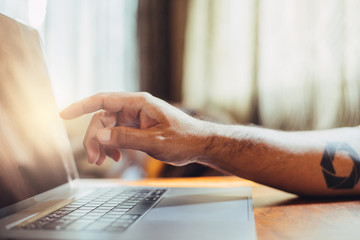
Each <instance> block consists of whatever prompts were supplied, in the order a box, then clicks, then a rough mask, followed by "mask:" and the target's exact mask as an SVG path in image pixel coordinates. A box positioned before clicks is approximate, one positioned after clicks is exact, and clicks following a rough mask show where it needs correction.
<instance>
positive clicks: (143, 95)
mask: <svg viewBox="0 0 360 240" xmlns="http://www.w3.org/2000/svg"><path fill="white" fill-rule="evenodd" d="M139 98H140V99H141V100H143V101H149V100H150V98H152V95H151V94H150V93H148V92H139Z"/></svg>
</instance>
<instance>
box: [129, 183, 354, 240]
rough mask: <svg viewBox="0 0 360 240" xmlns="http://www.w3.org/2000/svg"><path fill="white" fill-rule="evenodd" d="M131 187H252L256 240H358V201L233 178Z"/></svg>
mask: <svg viewBox="0 0 360 240" xmlns="http://www.w3.org/2000/svg"><path fill="white" fill-rule="evenodd" d="M128 184H131V185H147V186H163V187H241V186H251V187H253V201H254V213H255V222H256V231H257V236H258V239H260V240H261V239H266V240H268V239H307V240H308V239H317V240H318V239H326V240H329V239H359V238H360V201H359V200H358V198H342V199H339V198H337V199H329V198H324V199H303V198H298V197H297V196H296V195H293V194H289V193H285V192H283V191H279V190H276V189H273V188H269V187H266V186H263V185H260V184H255V183H253V182H250V181H247V180H243V179H239V178H236V177H201V178H186V179H148V180H142V181H136V182H129V183H128Z"/></svg>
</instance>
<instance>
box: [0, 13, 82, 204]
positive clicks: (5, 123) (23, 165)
mask: <svg viewBox="0 0 360 240" xmlns="http://www.w3.org/2000/svg"><path fill="white" fill-rule="evenodd" d="M0 162H1V165H0V193H1V197H0V199H1V200H0V209H1V208H4V207H7V206H9V205H12V204H14V203H17V202H19V201H22V200H25V199H27V198H30V197H33V196H35V195H37V194H40V193H43V192H45V191H47V190H50V189H52V188H54V187H57V186H60V185H62V184H64V183H67V182H69V181H70V180H71V179H73V178H75V176H76V174H77V173H76V169H75V167H74V163H73V157H72V152H71V148H70V144H69V140H68V138H67V135H66V131H65V129H64V127H63V124H62V122H61V120H60V119H59V116H58V109H57V107H56V104H55V100H54V98H53V94H52V90H51V85H50V81H49V77H48V72H47V69H46V65H45V61H44V57H43V54H42V48H41V44H40V41H39V36H38V34H37V32H36V31H35V30H33V29H31V28H29V27H27V26H25V25H22V24H20V23H18V22H15V21H13V20H12V19H9V18H7V17H5V16H4V15H1V14H0Z"/></svg>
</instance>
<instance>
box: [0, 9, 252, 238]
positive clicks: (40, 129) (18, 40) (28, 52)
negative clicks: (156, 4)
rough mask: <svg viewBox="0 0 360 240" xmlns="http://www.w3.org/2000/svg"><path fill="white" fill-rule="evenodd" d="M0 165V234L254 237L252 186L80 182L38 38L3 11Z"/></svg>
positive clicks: (0, 30) (0, 33) (0, 29)
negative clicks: (165, 185) (150, 186)
mask: <svg viewBox="0 0 360 240" xmlns="http://www.w3.org/2000/svg"><path fill="white" fill-rule="evenodd" d="M59 47H61V46H59ZM0 162H1V167H0V238H5V239H149V240H151V239H157V240H161V239H166V240H168V239H175V240H176V239H182V240H183V239H216V240H218V239H256V232H255V223H254V215H253V209H252V199H251V189H250V188H231V189H221V188H220V189H218V188H149V187H129V186H125V185H124V186H122V185H116V184H114V183H113V182H114V181H111V180H109V181H107V180H82V179H79V177H78V173H77V170H76V167H75V164H74V159H73V156H72V151H71V148H70V144H69V140H68V138H67V134H66V131H65V129H64V127H63V124H62V122H61V120H60V119H59V117H58V109H57V107H56V104H55V101H54V98H53V94H52V91H51V86H50V81H49V76H48V73H47V68H46V64H45V61H44V57H43V54H42V48H41V44H40V41H39V36H38V33H37V32H36V31H35V30H34V29H32V28H30V27H28V26H25V25H23V24H20V23H18V22H16V21H14V20H12V19H10V18H8V17H6V16H4V15H0Z"/></svg>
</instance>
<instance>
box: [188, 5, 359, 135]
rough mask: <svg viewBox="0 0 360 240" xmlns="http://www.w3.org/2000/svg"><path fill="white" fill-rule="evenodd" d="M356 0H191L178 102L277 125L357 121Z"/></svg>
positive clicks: (298, 126)
mask: <svg viewBox="0 0 360 240" xmlns="http://www.w3.org/2000/svg"><path fill="white" fill-rule="evenodd" d="M359 12H360V1H356V0H346V1H344V0H331V1H328V0H271V1H268V0H222V1H216V0H209V1H203V0H191V1H190V13H189V14H190V16H189V21H188V32H187V39H186V50H185V54H186V59H185V69H184V71H185V80H184V81H185V84H184V91H183V92H184V100H185V102H186V104H187V105H190V106H196V107H198V108H205V109H213V108H216V107H219V108H222V109H225V110H228V111H230V112H231V113H232V114H233V115H234V116H235V117H236V119H237V120H238V121H240V122H248V121H252V120H253V116H254V109H255V111H257V116H258V119H257V120H258V123H259V124H262V125H264V126H266V127H271V128H281V129H296V130H301V129H324V128H331V127H337V126H348V125H349V126H351V125H356V124H359V123H360V24H359V23H360V14H359Z"/></svg>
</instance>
